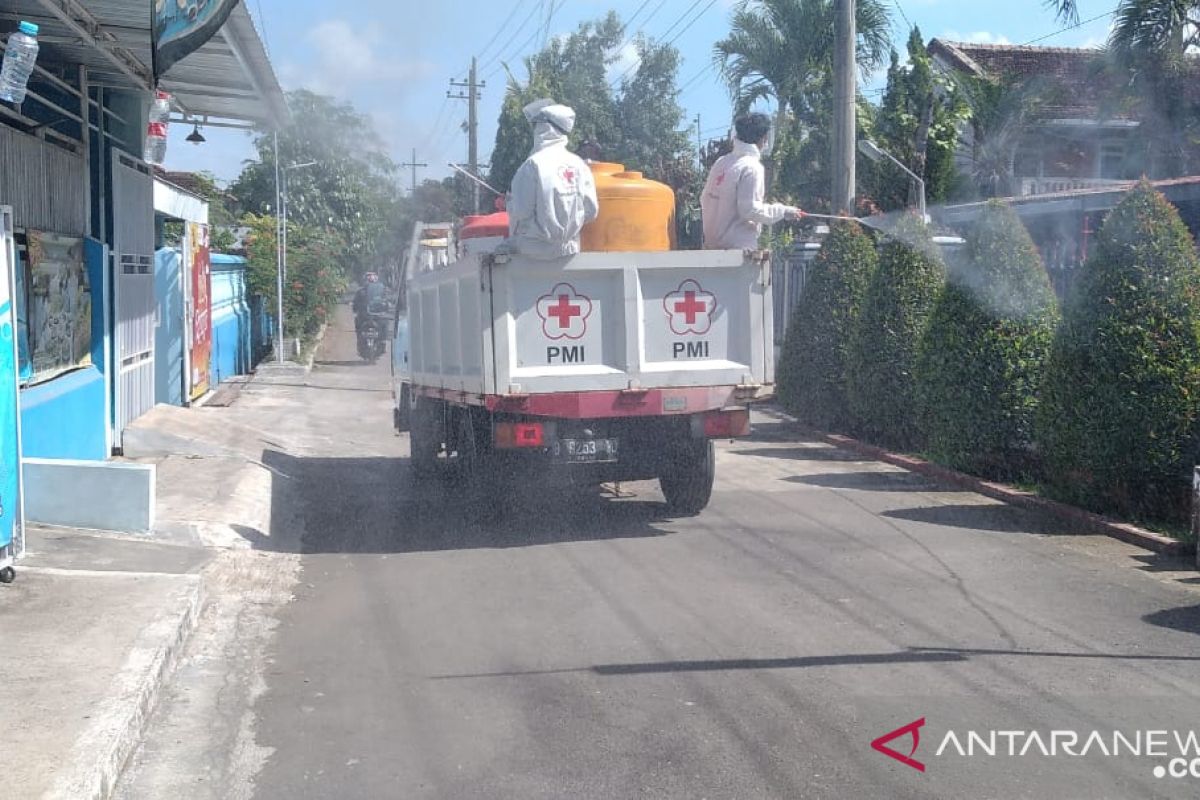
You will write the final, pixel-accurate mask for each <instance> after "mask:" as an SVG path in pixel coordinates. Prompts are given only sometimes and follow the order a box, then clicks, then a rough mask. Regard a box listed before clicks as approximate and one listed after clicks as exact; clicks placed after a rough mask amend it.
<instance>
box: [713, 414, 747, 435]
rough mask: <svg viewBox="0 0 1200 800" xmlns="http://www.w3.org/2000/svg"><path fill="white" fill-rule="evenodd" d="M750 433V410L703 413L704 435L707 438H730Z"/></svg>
mask: <svg viewBox="0 0 1200 800" xmlns="http://www.w3.org/2000/svg"><path fill="white" fill-rule="evenodd" d="M748 433H750V411H749V410H748V409H745V408H739V409H735V410H733V411H710V412H709V413H707V414H705V415H704V435H705V437H707V438H709V439H732V438H733V437H735V436H745V435H747V434H748Z"/></svg>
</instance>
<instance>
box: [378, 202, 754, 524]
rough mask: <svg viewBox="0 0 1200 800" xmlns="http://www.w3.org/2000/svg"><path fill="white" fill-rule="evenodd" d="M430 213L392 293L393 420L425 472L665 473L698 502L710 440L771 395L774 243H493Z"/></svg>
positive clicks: (691, 506)
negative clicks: (539, 252) (550, 246)
mask: <svg viewBox="0 0 1200 800" xmlns="http://www.w3.org/2000/svg"><path fill="white" fill-rule="evenodd" d="M495 243H496V241H495V240H482V239H476V240H473V239H466V240H463V241H461V242H459V241H456V240H455V235H454V230H453V228H452V226H450V225H431V224H427V223H419V224H418V226H417V230H416V234H415V235H414V237H413V243H412V247H411V250H410V252H409V254H408V257H407V258H406V260H405V267H404V275H403V280H402V287H401V291H400V297H399V301H398V303H397V319H396V331H395V339H394V342H393V348H392V363H393V376H394V395H395V399H396V409H395V424H396V427H397V428H398V429H400V430H408V431H409V432H410V434H411V454H412V468H413V471H414V473H415V474H417V475H419V476H426V475H431V474H435V473H438V472H441V473H444V474H448V475H458V476H460V477H464V476H465V477H471V478H472V479H482V480H484V481H487V482H489V483H490V484H491V485H492V486H493V487H495V488H500V486H501V485H503V482H504V481H505V480H515V479H518V478H519V476H529V475H531V474H536V473H531V472H529V471H528V470H529V469H533V470H537V469H543V470H545V471H546V472H545V474H555V475H563V474H565V475H567V476H568V477H570V479H571V480H572V481H573V482H576V483H592V484H596V485H599V484H601V483H605V482H619V481H633V480H649V479H658V481H659V482H660V485H661V487H662V491H663V494H664V496H665V497H666V500H667V503H668V505H669V506H670V508H671V509H672V510H673V511H674V512H677V513H681V514H694V513H698V512H699V511H700V510H701V509H703V508H704V507H705V506H706V505H707V504H708V501H709V498H710V496H711V494H712V486H713V477H714V451H713V440H714V439H727V438H732V437H735V436H739V435H745V434H747V433H748V432H749V425H750V422H749V409H748V403H749V402H750V401H752V400H756V399H761V398H763V397H765V396H767V395H769V394H770V393H771V390H772V384H773V380H774V347H773V343H774V337H773V314H772V309H773V305H772V296H771V270H770V264H769V259H768V257H767V254H766V253H764V252H759V251H741V250H695V251H670V252H630V253H612V252H597V253H581V254H579V255H576V256H571V257H567V258H561V259H557V260H553V261H543V260H534V259H530V258H526V257H523V256H520V255H495V254H493V253H492V252H490V251H491V250H493V249H494V245H495Z"/></svg>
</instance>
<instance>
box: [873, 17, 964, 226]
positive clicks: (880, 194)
mask: <svg viewBox="0 0 1200 800" xmlns="http://www.w3.org/2000/svg"><path fill="white" fill-rule="evenodd" d="M966 116H967V113H966V104H965V103H964V102H963V100H962V98H961V97H960V94H959V92H958V91H957V88H956V86H955V84H954V81H953V80H952V79H951V78H949V77H945V76H943V75H941V74H940V73H938V72H936V71H935V69H934V64H933V59H932V57H931V56H930V55H929V52H928V50H926V48H925V42H924V40H923V39H922V38H921V31H920V29H918V28H915V27H914V28H913V29H912V32H911V34H910V35H909V39H908V64H907V66H904V65H901V64H900V57H899V55H898V54H897V53H896V52H895V51H894V50H893V51H892V63H891V67H890V68H889V69H888V81H887V89H886V90H885V92H884V95H883V103H882V106H881V108H880V110H879V113H878V115H877V117H876V120H875V124H874V126H873V127H874V135H875V136H876V137H877V138H878V140H879V141H880V142H881V144H882V145H883V147H884V149H885V150H887V151H888V152H890V153H891V154H892V155H894V156H896V158H898V159H899V160H900V161H902V162H903V163H905V164H907V165H908V167H909V169H911V170H912V171H913V172H914V173H916V174H917V175H920V176H922V177H923V178H924V179H925V190H926V199H927V200H928V201H929V202H931V203H932V202H940V201H943V200H945V199H947V197H949V195H950V193H951V192H952V191H953V190H954V188H955V185H956V180H957V173H956V172H955V168H954V156H955V153H956V151H957V148H958V131H959V127H960V126H961V124H962V122H963V121H964V120H965V118H966ZM869 174H871V175H873V176H874V178H875V180H874V184H875V185H874V187H873V191H871V195H872V196H873V198H874V200H875V201H876V202H877V203H878V204H879V205H880V207H881V208H884V209H887V210H891V209H897V208H905V207H915V206H916V205H917V197H916V192H917V191H918V188H917V187H916V185H915V182H914V181H912V179H911V178H910V177H909V176H908V175H906V174H905V173H904V172H903V171H902V170H900V169H898V168H896V167H895V166H894V165H893V164H891V163H890V162H889V163H887V164H882V165H873V169H872V170H871V171H870V173H869ZM864 183H865V181H864Z"/></svg>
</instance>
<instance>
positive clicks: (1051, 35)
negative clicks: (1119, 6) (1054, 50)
mask: <svg viewBox="0 0 1200 800" xmlns="http://www.w3.org/2000/svg"><path fill="white" fill-rule="evenodd" d="M1115 13H1117V12H1116V11H1105V12H1104V13H1103V14H1097V15H1096V16H1094V17H1092V18H1091V19H1085V20H1083V21H1082V22H1076V23H1075V24H1074V25H1068V26H1067V27H1065V28H1060V29H1059V30H1056V31H1054V32H1053V33H1047V34H1046V35H1045V36H1039V37H1038V38H1036V39H1030V40H1029V41H1028V42H1024V43H1023V44H1022V45H1021V46H1022V47H1028V46H1029V45H1031V44H1037V43H1038V42H1044V41H1046V40H1047V39H1053V38H1054V37H1055V36H1058V35H1059V34H1060V33H1067V32H1068V31H1073V30H1075V29H1076V28H1082V27H1083V26H1084V25H1090V24H1092V23H1093V22H1098V21H1100V20H1102V19H1104V18H1105V17H1111V16H1112V15H1113V14H1115Z"/></svg>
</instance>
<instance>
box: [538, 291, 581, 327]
mask: <svg viewBox="0 0 1200 800" xmlns="http://www.w3.org/2000/svg"><path fill="white" fill-rule="evenodd" d="M546 313H547V314H549V315H550V316H552V317H557V318H558V327H559V328H560V329H563V330H565V329H567V328H569V327H571V317H578V316H579V315H580V314H582V313H583V309H582V308H581V307H579V306H573V305H571V295H569V294H560V295H559V296H558V305H556V306H551V307H550V308H549V309H547V311H546Z"/></svg>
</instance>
